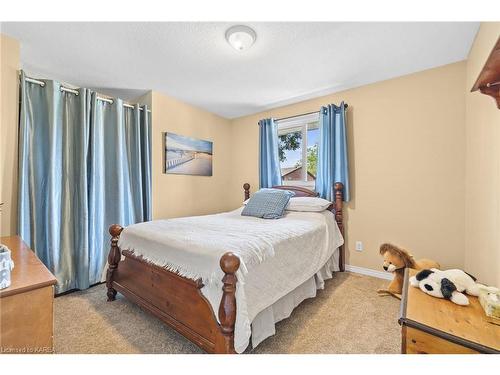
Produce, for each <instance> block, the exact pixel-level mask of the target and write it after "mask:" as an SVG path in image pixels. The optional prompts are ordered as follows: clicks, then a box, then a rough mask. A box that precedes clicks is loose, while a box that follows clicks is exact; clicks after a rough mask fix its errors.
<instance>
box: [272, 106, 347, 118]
mask: <svg viewBox="0 0 500 375" xmlns="http://www.w3.org/2000/svg"><path fill="white" fill-rule="evenodd" d="M344 105H345V107H346V108H347V107H349V105H348V104H347V103H344ZM313 113H319V111H313V112H307V113H301V114H300V115H293V116H288V117H282V118H277V119H276V120H274V121H283V120H288V119H291V118H295V117H301V116H307V115H312V114H313Z"/></svg>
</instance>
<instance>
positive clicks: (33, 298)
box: [0, 236, 57, 354]
mask: <svg viewBox="0 0 500 375" xmlns="http://www.w3.org/2000/svg"><path fill="white" fill-rule="evenodd" d="M0 242H1V243H2V244H4V245H6V246H7V247H8V248H9V249H10V250H11V251H12V260H13V261H14V269H13V270H12V273H11V285H10V286H9V287H8V288H5V289H1V290H0V353H9V354H14V353H31V354H33V353H52V352H53V351H54V345H53V337H54V284H56V282H57V280H56V278H55V277H54V275H52V274H51V273H50V272H49V270H48V269H47V267H45V266H44V265H43V263H42V262H41V261H40V259H38V258H37V257H36V255H35V253H34V252H33V251H32V250H31V249H30V248H29V247H28V246H27V245H26V243H24V241H23V240H22V239H21V238H20V237H18V236H12V237H1V238H0Z"/></svg>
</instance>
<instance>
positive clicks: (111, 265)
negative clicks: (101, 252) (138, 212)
mask: <svg viewBox="0 0 500 375" xmlns="http://www.w3.org/2000/svg"><path fill="white" fill-rule="evenodd" d="M122 230H123V227H121V226H120V225H118V224H113V225H111V226H110V227H109V234H111V249H110V250H109V255H108V271H107V272H106V288H107V289H108V292H107V295H108V301H114V300H115V297H116V290H115V289H114V288H113V273H114V272H115V270H116V269H117V268H118V263H119V262H120V259H121V256H122V255H121V252H120V248H119V247H118V239H119V238H120V233H121V232H122Z"/></svg>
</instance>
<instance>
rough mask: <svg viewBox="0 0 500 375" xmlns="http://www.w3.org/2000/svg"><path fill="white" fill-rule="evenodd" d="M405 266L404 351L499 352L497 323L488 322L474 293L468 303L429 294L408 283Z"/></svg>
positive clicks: (442, 352)
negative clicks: (462, 304) (462, 303)
mask: <svg viewBox="0 0 500 375" xmlns="http://www.w3.org/2000/svg"><path fill="white" fill-rule="evenodd" d="M416 273H417V271H415V270H410V269H408V268H407V269H406V271H405V279H404V286H403V297H402V300H401V317H400V318H399V324H400V325H401V337H402V343H401V352H402V353H403V354H427V353H428V354H467V353H500V326H498V325H495V324H492V323H489V322H488V321H487V320H486V315H485V313H484V311H483V308H482V307H481V305H480V304H479V301H478V299H477V297H472V296H468V297H469V301H470V305H469V306H459V305H456V304H454V303H453V302H451V301H448V300H445V299H439V298H435V297H431V296H429V295H427V294H425V293H423V292H422V291H421V290H420V289H418V288H413V287H411V286H410V283H409V280H408V279H409V277H411V276H413V275H415V274H416Z"/></svg>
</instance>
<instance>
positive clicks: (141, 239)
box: [118, 208, 344, 353]
mask: <svg viewBox="0 0 500 375" xmlns="http://www.w3.org/2000/svg"><path fill="white" fill-rule="evenodd" d="M241 210H242V208H240V209H237V210H234V211H231V212H226V213H222V214H216V215H205V216H194V217H185V218H177V219H168V220H155V221H151V222H146V223H139V224H134V225H131V226H128V227H126V228H125V229H124V230H123V232H122V233H121V235H120V240H119V242H118V245H119V246H120V248H121V249H122V250H125V249H127V250H130V251H133V252H134V253H135V254H136V255H140V256H142V257H143V258H144V259H146V260H147V261H150V262H153V263H155V264H157V265H159V266H162V267H165V268H167V269H169V270H171V271H174V272H178V273H179V274H181V275H183V276H185V277H188V278H191V279H193V280H196V279H198V278H201V279H202V280H203V283H204V287H203V288H202V290H201V291H202V293H203V294H204V295H205V297H206V298H207V299H208V301H209V302H210V304H211V305H212V309H213V311H218V308H219V303H220V300H221V297H222V281H221V280H222V277H223V276H224V274H223V272H222V270H221V269H220V266H219V260H220V258H221V256H222V255H223V254H224V253H225V252H227V251H231V252H233V253H234V254H236V255H237V256H238V257H239V258H240V262H241V264H240V269H239V270H238V272H237V274H236V276H237V277H238V283H237V286H236V303H237V314H236V324H235V337H234V346H235V350H236V352H238V353H242V352H243V351H244V350H245V349H246V348H247V346H248V344H249V341H250V337H251V336H252V322H253V321H254V319H255V318H256V317H257V315H258V314H259V313H262V312H264V311H265V310H266V309H268V308H270V307H272V306H273V305H274V304H275V303H277V302H278V301H279V300H280V299H282V298H284V297H285V296H287V295H289V294H290V293H292V292H293V291H295V290H297V288H299V287H301V286H303V285H304V284H305V283H307V282H308V281H309V283H311V281H310V280H311V279H312V278H313V277H315V275H317V274H318V273H321V271H322V270H323V269H324V267H325V265H327V263H328V262H331V259H332V257H334V256H335V253H336V252H335V250H336V249H337V248H338V247H339V246H341V245H342V244H343V241H344V240H343V238H342V235H341V233H340V231H339V228H338V227H337V224H336V222H335V219H334V216H333V214H332V213H331V212H330V211H323V212H291V211H287V213H286V215H285V216H284V217H283V218H281V219H278V220H264V219H259V218H254V217H248V216H241ZM310 285H312V284H310ZM309 290H312V289H311V288H309ZM308 293H309V294H311V292H308ZM269 322H270V320H269V319H268V320H267V323H266V324H260V326H266V327H267V328H266V332H267V333H266V332H257V331H255V329H258V328H254V332H253V335H254V340H253V341H254V346H255V345H256V342H257V341H259V340H260V341H261V340H262V337H264V336H266V335H267V336H268V335H269V332H270V330H269ZM258 325H259V324H255V326H256V327H257V326H258ZM271 334H272V333H271ZM267 336H266V337H267ZM255 337H259V340H256V339H255ZM260 341H259V342H260Z"/></svg>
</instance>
